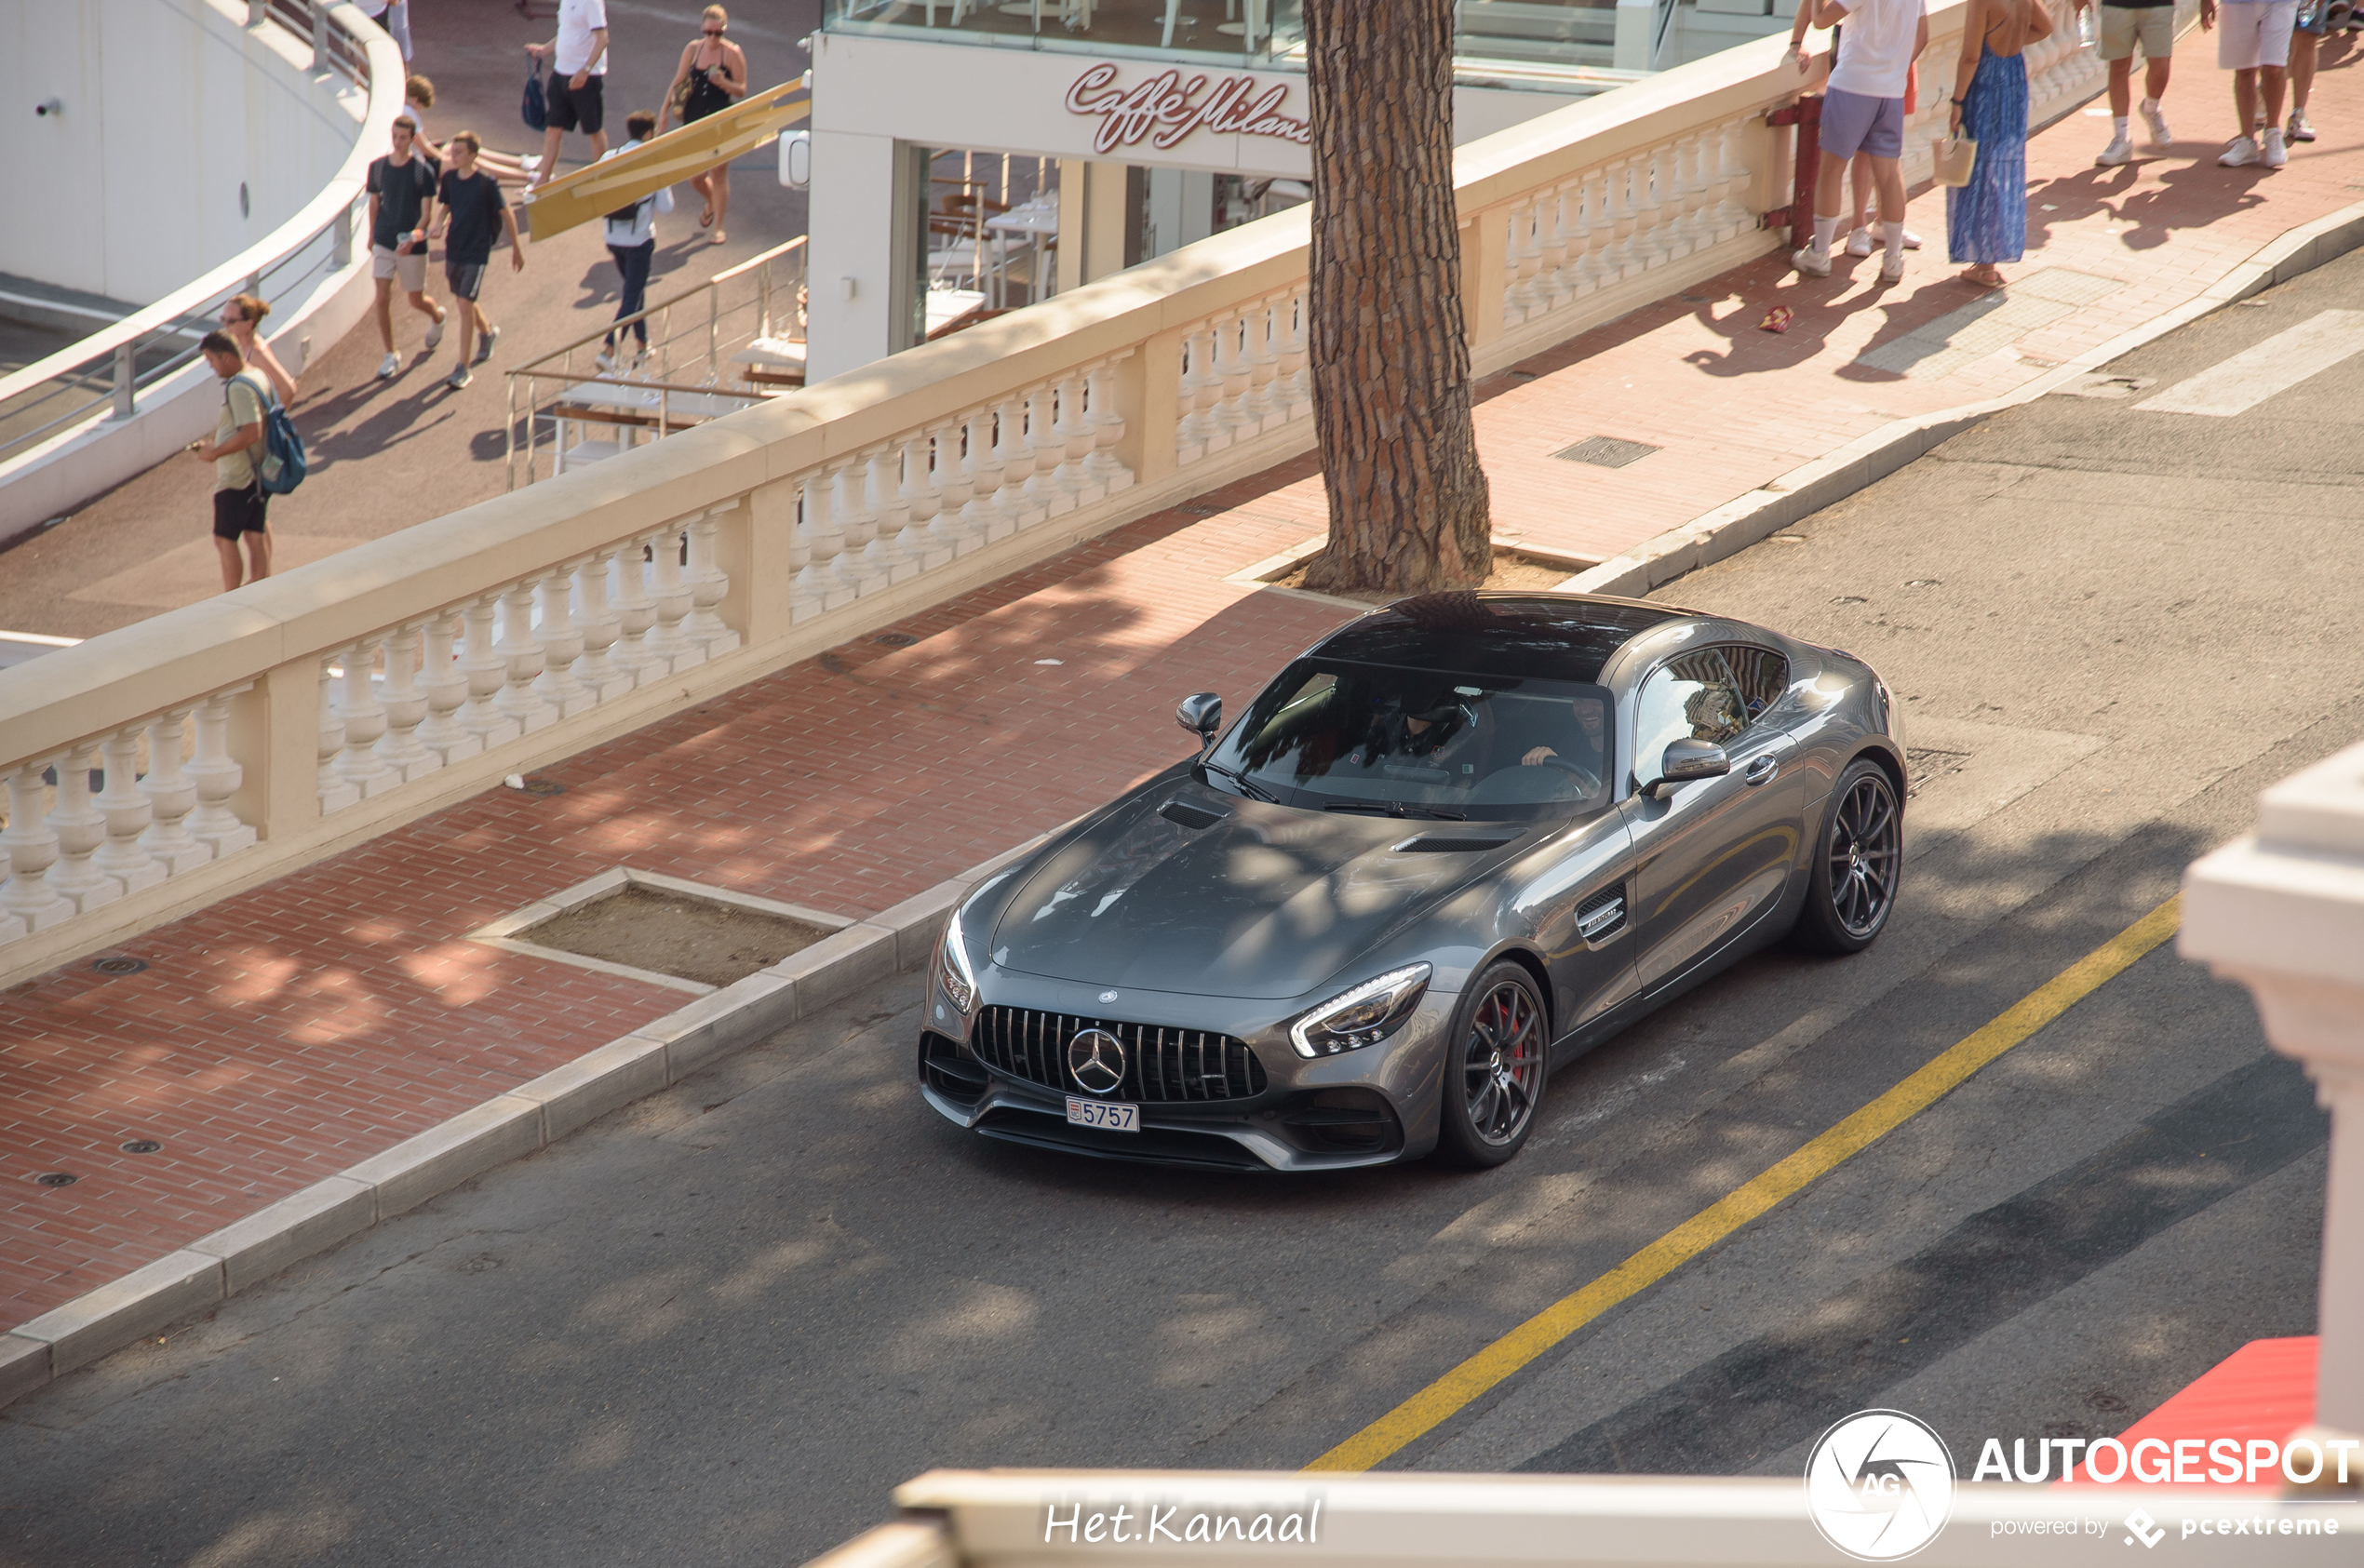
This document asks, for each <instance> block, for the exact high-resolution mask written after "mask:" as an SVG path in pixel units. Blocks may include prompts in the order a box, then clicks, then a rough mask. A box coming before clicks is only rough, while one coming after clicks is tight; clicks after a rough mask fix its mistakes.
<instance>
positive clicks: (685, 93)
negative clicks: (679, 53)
mask: <svg viewBox="0 0 2364 1568" xmlns="http://www.w3.org/2000/svg"><path fill="white" fill-rule="evenodd" d="M691 47H692V49H693V50H694V49H701V48H704V47H705V34H699V37H698V42H697V43H695V44H693V45H692V46H691ZM697 58H698V57H697V56H696V55H695V54H694V53H693V54H692V55H691V56H690V60H691V62H692V65H694V64H695V63H696V60H697ZM697 79H698V74H697V72H696V71H694V70H690V71H684V72H683V73H681V79H680V80H679V81H678V82H676V83H674V84H673V90H672V91H671V92H670V93H667V94H666V95H665V102H666V103H667V104H668V105H670V106H671V108H672V110H673V118H674V120H675V121H676V122H677V123H678V121H679V120H680V118H681V115H682V114H683V112H684V111H686V110H687V109H688V108H689V107H690V89H691V87H693V86H695V85H696V83H697Z"/></svg>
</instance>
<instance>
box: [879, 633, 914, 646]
mask: <svg viewBox="0 0 2364 1568" xmlns="http://www.w3.org/2000/svg"><path fill="white" fill-rule="evenodd" d="M870 640H871V641H872V642H875V643H877V644H878V645H879V646H880V647H881V648H908V647H910V646H911V645H912V644H913V643H916V642H918V641H919V640H920V639H919V638H918V637H913V636H912V635H911V634H910V633H908V632H880V634H879V635H878V636H877V637H872V638H871V639H870Z"/></svg>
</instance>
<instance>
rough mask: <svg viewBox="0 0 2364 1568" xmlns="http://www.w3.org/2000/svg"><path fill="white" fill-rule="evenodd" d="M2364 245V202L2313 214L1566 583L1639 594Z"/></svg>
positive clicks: (1585, 590) (1573, 588)
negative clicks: (2179, 285)
mask: <svg viewBox="0 0 2364 1568" xmlns="http://www.w3.org/2000/svg"><path fill="white" fill-rule="evenodd" d="M2359 245H2364V202H2357V203H2355V204H2353V205H2351V206H2348V207H2344V208H2340V209H2339V210H2338V211H2336V212H2331V213H2327V214H2325V215H2324V216H2323V217H2321V218H2317V219H2316V220H2315V221H2313V222H2311V223H2302V224H2301V225H2299V226H2298V227H2297V228H2294V229H2291V230H2290V231H2289V232H2288V233H2286V234H2284V235H2282V236H2281V237H2280V238H2278V239H2275V240H2271V241H2269V242H2267V243H2266V244H2265V245H2263V246H2262V247H2260V248H2259V249H2258V250H2257V252H2256V253H2255V254H2254V255H2252V256H2251V257H2250V259H2249V260H2248V261H2244V262H2242V263H2241V264H2240V265H2238V266H2236V267H2235V268H2234V269H2233V270H2232V271H2231V272H2229V273H2227V274H2225V275H2224V276H2223V277H2221V278H2219V279H2217V281H2216V282H2215V283H2213V284H2211V285H2210V286H2209V287H2208V288H2205V289H2203V290H2201V292H2200V293H2199V294H2198V295H2197V296H2196V298H2194V299H2191V300H2187V301H2185V302H2183V304H2180V305H2178V306H2176V307H2175V308H2174V309H2173V310H2170V311H2169V312H2167V313H2166V314H2165V315H2161V316H2158V317H2157V318H2156V319H2154V320H2151V321H2147V322H2144V323H2143V324H2142V326H2140V327H2137V328H2132V329H2131V330H2129V331H2126V332H2121V333H2119V334H2118V335H2117V336H2116V337H2115V338H2112V339H2111V340H2110V341H2109V342H2105V343H2102V344H2101V345H2100V346H2099V347H2097V348H2091V349H2088V350H2087V351H2086V352H2085V353H2083V354H2081V355H2077V356H2076V357H2075V359H2071V360H2067V361H2065V362H2063V363H2062V364H2061V365H2058V366H2056V367H2054V368H2053V369H2049V370H2047V371H2045V372H2044V373H2043V374H2042V375H2040V376H2038V377H2036V378H2035V380H2034V381H2032V382H2028V383H2027V384H2026V385H2025V386H2023V387H2021V388H2020V389H2019V390H2017V391H2016V392H2009V393H2006V394H2005V395H2002V396H2000V397H1995V398H1989V399H1987V400H1985V401H1983V402H1979V403H1964V404H1960V405H1958V406H1956V407H1954V408H1952V409H1943V410H1941V411H1940V412H1937V413H1933V414H1920V415H1916V416H1914V418H1911V419H1901V420H1897V421H1895V422H1891V423H1888V424H1884V425H1882V426H1881V427H1880V428H1879V429H1877V430H1874V431H1873V432H1872V433H1871V434H1869V435H1867V436H1860V437H1858V438H1857V439H1855V440H1853V441H1850V442H1848V443H1847V445H1846V446H1844V447H1841V448H1840V449H1838V450H1837V451H1834V452H1833V453H1831V454H1830V455H1829V456H1828V457H1822V458H1817V459H1816V460H1815V461H1814V462H1808V463H1805V464H1802V465H1800V466H1799V467H1796V468H1793V469H1791V470H1790V471H1789V472H1788V473H1787V474H1784V475H1782V476H1780V478H1778V479H1775V480H1773V481H1772V482H1771V483H1770V484H1766V485H1764V486H1761V487H1760V488H1758V489H1753V490H1751V491H1749V492H1748V493H1747V494H1746V495H1742V496H1739V497H1738V498H1737V499H1735V500H1732V501H1727V502H1726V503H1724V504H1723V505H1721V506H1719V507H1717V508H1715V510H1713V511H1712V512H1705V513H1702V514H1700V515H1699V516H1697V517H1694V518H1692V519H1691V520H1690V521H1689V522H1687V523H1684V524H1681V525H1680V526H1678V527H1675V528H1672V529H1667V530H1666V531H1665V532H1664V533H1661V534H1659V535H1657V536H1655V537H1654V538H1651V539H1649V540H1646V541H1645V542H1644V543H1641V544H1638V545H1636V546H1634V547H1633V548H1632V549H1631V550H1628V551H1626V552H1625V553H1624V554H1623V555H1620V556H1616V557H1614V558H1612V559H1610V560H1605V561H1603V562H1602V563H1601V564H1600V565H1599V566H1596V567H1594V568H1592V570H1589V571H1580V572H1578V573H1577V574H1576V575H1575V576H1574V577H1571V578H1569V579H1568V580H1567V581H1566V582H1565V583H1561V584H1560V588H1561V590H1562V591H1564V592H1566V593H1576V594H1620V595H1625V596H1630V597H1635V598H1638V597H1640V596H1643V595H1645V594H1647V593H1648V592H1649V591H1650V590H1651V589H1653V588H1658V587H1661V586H1663V585H1664V584H1666V583H1672V581H1674V580H1675V579H1676V578H1678V577H1681V576H1683V575H1684V574H1685V573H1686V572H1691V571H1696V570H1699V568H1700V567H1703V566H1712V565H1713V564H1714V563H1715V562H1717V561H1720V560H1723V559H1725V558H1726V557H1727V556H1736V555H1738V554H1739V553H1740V552H1741V551H1742V550H1745V549H1747V548H1748V547H1749V546H1750V545H1752V544H1754V543H1757V542H1758V541H1759V540H1762V539H1765V538H1766V537H1767V536H1768V535H1771V534H1776V533H1779V532H1780V531H1781V530H1782V529H1785V528H1788V527H1790V526H1791V525H1792V524H1793V523H1797V522H1800V521H1802V520H1804V519H1805V518H1807V517H1809V516H1813V515H1814V514H1815V513H1817V512H1820V510H1822V509H1823V508H1824V507H1826V506H1829V505H1831V504H1833V503H1835V502H1839V501H1843V500H1845V499H1846V498H1847V497H1848V496H1850V495H1853V494H1855V493H1856V492H1858V491H1859V490H1864V489H1870V488H1871V487H1872V486H1873V485H1874V484H1876V483H1878V482H1879V481H1880V480H1882V479H1885V478H1887V476H1889V475H1890V474H1893V473H1895V472H1896V471H1897V470H1898V469H1900V468H1902V467H1903V466H1904V465H1905V464H1906V463H1909V462H1914V460H1915V459H1918V458H1920V457H1921V456H1923V455H1924V454H1926V453H1927V452H1928V451H1929V450H1930V449H1932V448H1934V447H1937V446H1939V445H1940V444H1941V443H1943V442H1946V441H1950V440H1952V439H1953V438H1954V436H1959V435H1961V434H1962V433H1963V432H1964V431H1966V430H1969V429H1971V428H1973V427H1974V426H1977V425H1980V424H1983V423H1985V422H1986V421H1988V420H1989V419H1992V418H1993V417H1994V416H1995V415H1996V414H1999V413H2002V412H2004V411H2005V410H2007V409H2016V408H2018V407H2020V406H2021V404H2024V403H2033V402H2034V401H2035V399H2037V398H2039V397H2042V396H2044V395H2047V394H2048V393H2051V392H2055V391H2058V390H2059V389H2060V388H2061V387H2062V386H2065V385H2067V384H2068V383H2069V382H2074V381H2075V380H2077V379H2078V378H2079V377H2081V376H2085V375H2089V374H2090V373H2091V372H2092V371H2094V370H2096V369H2100V368H2101V367H2102V366H2103V365H2106V364H2108V363H2109V362H2110V361H2111V360H2113V359H2118V358H2122V357H2124V356H2125V355H2129V354H2131V353H2133V352H2134V351H2135V350H2136V349H2138V348H2141V347H2142V346H2143V345H2144V344H2146V343H2149V342H2154V341H2155V340H2156V339H2159V338H2163V337H2165V336H2166V335H2167V334H2168V333H2169V332H2172V331H2174V330H2175V329H2176V328H2179V327H2183V326H2184V325H2186V324H2188V323H2190V322H2193V321H2196V320H2198V319H2199V318H2200V317H2201V316H2204V315H2209V314H2210V313H2211V312H2214V311H2218V310H2221V309H2223V307H2224V306H2226V305H2229V304H2232V303H2234V302H2236V301H2239V300H2246V299H2248V298H2249V297H2250V295H2252V294H2256V293H2261V292H2263V290H2265V289H2268V288H2273V287H2274V286H2275V285H2277V284H2280V283H2287V282H2289V281H2290V279H2291V278H2294V277H2296V276H2298V275H2300V274H2301V273H2306V272H2312V271H2313V270H2314V269H2315V268H2317V267H2319V266H2321V265H2323V263H2324V262H2326V261H2331V260H2333V259H2334V258H2336V257H2339V256H2343V255H2344V254H2346V253H2347V252H2348V251H2350V250H2353V249H2355V248H2357V246H2359Z"/></svg>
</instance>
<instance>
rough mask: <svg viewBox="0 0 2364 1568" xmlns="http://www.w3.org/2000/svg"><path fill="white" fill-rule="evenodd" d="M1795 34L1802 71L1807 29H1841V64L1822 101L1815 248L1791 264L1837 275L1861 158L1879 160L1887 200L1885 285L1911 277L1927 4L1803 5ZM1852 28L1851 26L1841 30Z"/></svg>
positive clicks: (1875, 166)
mask: <svg viewBox="0 0 2364 1568" xmlns="http://www.w3.org/2000/svg"><path fill="white" fill-rule="evenodd" d="M1798 11H1799V14H1798V21H1797V24H1796V25H1795V26H1793V28H1792V29H1791V33H1790V57H1791V58H1792V59H1793V60H1796V61H1797V68H1798V73H1799V74H1801V75H1803V74H1805V72H1806V69H1807V63H1808V61H1807V57H1806V54H1805V49H1804V46H1805V42H1806V24H1807V21H1809V20H1810V21H1811V22H1812V23H1813V25H1815V26H1816V27H1837V28H1839V47H1838V60H1837V62H1836V63H1835V64H1833V66H1832V67H1831V81H1830V86H1829V87H1826V88H1825V89H1824V92H1823V98H1822V130H1821V144H1822V145H1821V163H1820V167H1819V168H1816V170H1815V177H1814V243H1813V244H1811V245H1808V246H1805V247H1802V248H1799V249H1797V250H1795V251H1793V252H1792V253H1791V255H1790V261H1792V262H1793V264H1794V265H1795V266H1796V268H1797V270H1798V271H1799V272H1801V273H1803V274H1805V275H1807V276H1808V277H1828V276H1830V275H1831V241H1832V239H1833V237H1834V236H1835V235H1837V233H1838V227H1839V220H1840V218H1841V216H1842V215H1843V213H1844V211H1845V206H1846V198H1847V160H1849V159H1850V158H1852V157H1854V156H1855V154H1858V153H1867V154H1870V155H1871V159H1872V180H1873V183H1874V186H1875V187H1876V188H1877V189H1878V191H1879V197H1880V238H1881V242H1882V244H1883V246H1884V247H1885V248H1886V251H1887V255H1886V258H1885V260H1883V261H1881V263H1880V281H1881V282H1883V283H1897V282H1901V280H1902V279H1903V276H1904V171H1903V168H1901V166H1900V165H1899V163H1898V161H1897V160H1898V159H1900V158H1901V157H1902V156H1903V155H1904V80H1905V77H1906V76H1907V75H1908V74H1910V73H1911V71H1912V69H1913V61H1914V60H1915V59H1917V58H1919V56H1920V53H1921V50H1922V49H1924V48H1926V47H1927V46H1928V41H1929V22H1928V17H1927V13H1926V12H1924V11H1923V9H1922V6H1921V0H1820V4H1818V5H1817V6H1816V7H1814V10H1813V14H1812V16H1811V17H1810V18H1809V17H1808V16H1807V14H1806V7H1803V6H1801V7H1799V8H1798ZM1841 23H1845V24H1846V25H1845V26H1843V27H1842V26H1840V24H1841Z"/></svg>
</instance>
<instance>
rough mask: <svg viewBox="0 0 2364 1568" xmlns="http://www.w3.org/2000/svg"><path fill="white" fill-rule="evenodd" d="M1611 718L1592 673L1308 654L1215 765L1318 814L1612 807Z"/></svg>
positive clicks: (1229, 740)
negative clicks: (1467, 670) (1541, 676)
mask: <svg viewBox="0 0 2364 1568" xmlns="http://www.w3.org/2000/svg"><path fill="white" fill-rule="evenodd" d="M1609 717H1610V707H1609V693H1608V690H1607V689H1606V688H1605V687H1601V686H1593V685H1590V684H1587V683H1582V682H1577V681H1565V680H1529V679H1524V678H1520V677H1506V676H1498V675H1456V674H1453V673H1452V672H1450V671H1446V672H1438V671H1434V670H1414V669H1405V668H1404V667H1402V666H1400V665H1393V664H1364V663H1353V662H1351V661H1347V660H1339V659H1323V658H1311V659H1300V660H1298V661H1297V662H1296V663H1293V664H1291V665H1290V666H1289V667H1288V668H1287V669H1285V670H1283V671H1282V672H1281V677H1280V678H1279V679H1277V680H1275V681H1274V682H1273V683H1272V684H1271V685H1270V686H1268V687H1266V688H1265V690H1264V693H1263V695H1261V696H1259V697H1258V698H1256V704H1255V706H1253V707H1251V708H1250V709H1249V710H1248V714H1247V717H1245V718H1243V719H1242V720H1241V721H1240V722H1239V724H1238V725H1236V726H1234V727H1233V729H1232V730H1231V732H1230V734H1229V735H1228V736H1226V737H1225V738H1224V741H1223V744H1221V745H1219V746H1217V747H1216V749H1215V751H1214V753H1213V754H1212V755H1211V756H1209V757H1207V759H1206V767H1207V770H1208V771H1209V772H1211V773H1213V774H1214V775H1215V776H1216V786H1217V787H1218V788H1220V787H1226V786H1228V787H1230V788H1233V789H1235V790H1242V792H1243V793H1248V794H1258V793H1261V794H1264V795H1269V796H1270V797H1272V798H1274V799H1276V800H1279V801H1282V802H1283V803H1285V804H1288V805H1292V806H1305V807H1310V808H1313V809H1315V810H1321V809H1325V808H1326V809H1328V810H1332V811H1373V812H1380V811H1386V812H1390V813H1392V812H1397V811H1401V812H1403V813H1404V814H1405V815H1411V816H1430V815H1433V816H1442V817H1466V818H1471V819H1484V818H1490V819H1495V820H1501V819H1515V818H1531V817H1559V816H1569V815H1574V814H1577V813H1578V812H1583V811H1597V810H1599V809H1600V808H1601V807H1603V806H1605V805H1607V804H1608V792H1607V790H1606V789H1605V787H1604V785H1603V781H1604V779H1605V776H1606V775H1607V772H1608V768H1607V746H1608V735H1609ZM1227 774H1228V775H1231V776H1230V777H1227V776H1226V775H1227ZM1241 780H1244V781H1245V784H1244V786H1243V785H1242V784H1241V783H1240V782H1239V781H1241Z"/></svg>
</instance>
